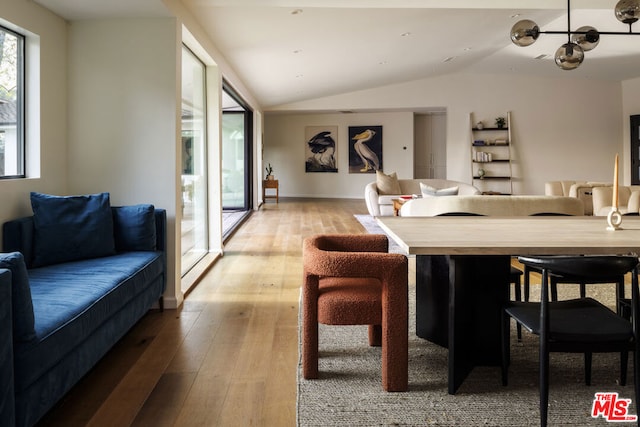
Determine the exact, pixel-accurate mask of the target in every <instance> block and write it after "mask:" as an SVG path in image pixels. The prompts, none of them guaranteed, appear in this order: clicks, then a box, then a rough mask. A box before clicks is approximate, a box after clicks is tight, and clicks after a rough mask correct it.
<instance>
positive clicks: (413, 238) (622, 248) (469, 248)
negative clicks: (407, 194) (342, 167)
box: [377, 216, 640, 256]
mask: <svg viewBox="0 0 640 427" xmlns="http://www.w3.org/2000/svg"><path fill="white" fill-rule="evenodd" d="M377 220H378V223H379V224H380V226H381V227H382V228H383V229H384V230H385V231H386V232H387V233H388V234H389V235H390V236H391V237H392V238H393V239H394V240H395V241H396V242H397V243H398V244H399V245H400V246H401V247H402V248H403V249H404V250H406V251H407V252H408V253H409V254H416V255H514V256H515V255H563V254H564V255H578V254H584V255H587V254H629V253H640V217H626V216H625V217H623V221H622V225H621V227H622V229H621V230H616V231H610V230H607V219H606V218H605V217H591V216H584V217H577V216H572V217H567V216H527V217H523V216H520V217H497V216H484V217H477V216H474V217H471V216H441V217H378V218H377Z"/></svg>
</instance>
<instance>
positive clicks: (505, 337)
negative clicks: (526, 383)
mask: <svg viewBox="0 0 640 427" xmlns="http://www.w3.org/2000/svg"><path fill="white" fill-rule="evenodd" d="M501 320H502V322H501V329H502V331H501V332H502V340H501V341H502V372H501V373H502V385H503V386H506V385H508V383H509V364H510V363H511V354H510V353H511V352H510V350H511V343H510V340H509V333H510V328H509V324H510V317H509V316H508V315H507V313H505V312H504V310H503V311H502V319H501ZM518 326H520V324H518Z"/></svg>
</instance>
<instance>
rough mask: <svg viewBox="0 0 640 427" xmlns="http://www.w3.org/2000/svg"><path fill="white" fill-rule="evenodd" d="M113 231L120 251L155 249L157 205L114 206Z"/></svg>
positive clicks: (117, 248)
mask: <svg viewBox="0 0 640 427" xmlns="http://www.w3.org/2000/svg"><path fill="white" fill-rule="evenodd" d="M113 231H114V235H115V241H116V250H117V251H118V252H123V251H155V250H156V217H155V207H154V206H153V205H133V206H118V207H114V208H113Z"/></svg>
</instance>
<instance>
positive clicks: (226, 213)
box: [222, 83, 253, 236]
mask: <svg viewBox="0 0 640 427" xmlns="http://www.w3.org/2000/svg"><path fill="white" fill-rule="evenodd" d="M222 104H223V106H222V209H223V223H224V225H223V228H224V235H225V236H226V235H228V234H229V233H230V231H232V229H233V227H234V226H235V225H236V224H237V222H238V220H240V219H241V218H242V217H243V213H246V212H248V211H249V210H250V209H251V208H252V203H251V200H252V190H251V189H252V187H251V182H252V173H251V171H252V163H253V159H252V155H251V153H252V145H251V141H252V133H253V129H252V122H253V116H252V111H251V110H250V109H249V108H248V107H247V106H246V104H245V103H244V101H243V100H242V99H241V98H240V97H239V96H238V95H237V93H236V92H235V91H234V90H233V88H231V87H230V86H229V85H227V84H226V83H224V84H223V94H222Z"/></svg>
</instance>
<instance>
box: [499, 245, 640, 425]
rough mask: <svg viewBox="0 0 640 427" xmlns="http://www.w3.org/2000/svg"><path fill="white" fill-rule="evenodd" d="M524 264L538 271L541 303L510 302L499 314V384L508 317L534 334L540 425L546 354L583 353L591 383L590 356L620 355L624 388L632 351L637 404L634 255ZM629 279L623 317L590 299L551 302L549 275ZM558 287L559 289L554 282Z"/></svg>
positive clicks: (639, 372)
mask: <svg viewBox="0 0 640 427" xmlns="http://www.w3.org/2000/svg"><path fill="white" fill-rule="evenodd" d="M518 260H519V261H520V262H521V263H522V264H524V265H525V266H530V267H532V268H535V269H539V270H541V271H542V286H541V295H540V302H521V301H509V302H507V303H506V305H505V307H504V310H503V312H502V383H503V385H505V386H506V385H507V383H508V365H509V362H510V342H509V341H510V340H509V337H510V319H514V320H515V321H516V323H517V324H520V325H522V327H523V328H524V329H526V330H527V331H529V332H531V333H533V334H535V335H538V336H539V337H540V338H539V364H540V383H539V387H540V425H541V426H546V425H547V416H548V403H549V353H550V352H566V353H584V360H585V368H584V369H585V382H586V384H587V385H589V384H590V383H591V359H592V354H593V353H603V352H619V353H620V384H621V385H625V384H626V376H627V362H628V352H629V351H633V355H634V357H633V359H634V360H633V362H634V370H633V372H634V388H635V399H636V400H635V401H636V402H638V398H639V397H640V365H639V358H640V348H639V345H638V339H637V336H636V331H640V329H639V328H640V319H639V318H638V310H639V306H638V257H636V256H608V255H593V256H592V255H585V256H551V257H519V258H518ZM628 272H632V275H631V281H632V285H631V294H632V295H631V300H630V305H631V316H630V320H629V319H624V318H623V317H622V316H620V315H618V314H617V313H616V312H614V311H613V310H611V309H610V308H608V307H606V306H605V305H603V304H602V303H600V302H598V301H596V300H595V299H593V298H586V297H585V298H576V299H570V300H562V301H549V299H550V298H549V286H550V281H551V279H550V278H551V277H552V275H553V274H558V275H561V276H568V277H572V278H584V279H585V280H588V281H589V283H594V284H597V282H600V281H602V280H604V279H605V278H611V277H619V276H623V275H624V274H626V273H628ZM558 285H563V284H562V283H558Z"/></svg>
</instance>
